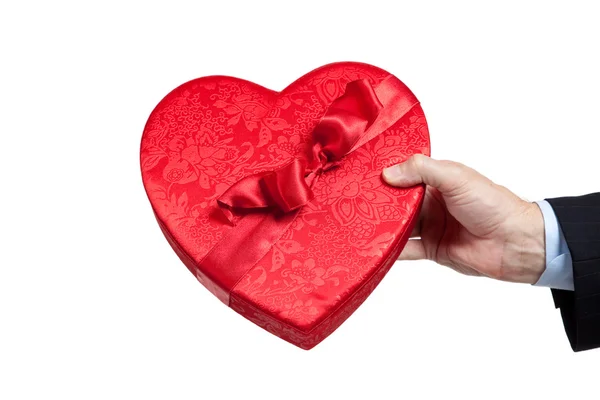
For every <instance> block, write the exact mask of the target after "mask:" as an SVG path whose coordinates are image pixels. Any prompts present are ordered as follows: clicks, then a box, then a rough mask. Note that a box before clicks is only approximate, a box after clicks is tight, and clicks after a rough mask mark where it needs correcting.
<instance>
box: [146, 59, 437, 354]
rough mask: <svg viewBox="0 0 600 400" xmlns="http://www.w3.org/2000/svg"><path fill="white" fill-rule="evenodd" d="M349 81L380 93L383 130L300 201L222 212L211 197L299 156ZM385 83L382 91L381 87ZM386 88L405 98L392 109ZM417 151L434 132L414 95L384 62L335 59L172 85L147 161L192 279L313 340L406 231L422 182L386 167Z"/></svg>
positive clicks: (268, 324)
mask: <svg viewBox="0 0 600 400" xmlns="http://www.w3.org/2000/svg"><path fill="white" fill-rule="evenodd" d="M357 80H362V81H363V82H367V83H368V84H370V85H372V87H374V88H375V93H379V96H380V97H381V98H382V99H383V100H382V101H381V104H382V105H383V110H384V111H383V112H381V113H380V114H379V116H377V120H376V122H374V123H373V126H375V125H377V127H373V129H371V131H373V130H378V131H377V132H374V135H373V134H371V135H369V137H368V141H364V143H360V145H359V146H358V147H356V148H355V149H354V150H353V151H352V152H350V153H349V154H347V155H345V156H343V157H342V158H341V159H339V160H338V161H337V163H336V165H335V167H334V168H329V169H325V170H319V174H318V179H315V180H314V182H312V183H311V188H310V190H311V191H312V194H311V196H310V200H309V201H308V202H307V203H306V204H304V205H303V206H302V207H299V208H298V209H297V210H295V211H293V212H291V213H287V214H284V215H281V213H280V214H277V213H276V212H272V210H270V209H260V210H258V211H257V212H254V213H252V212H250V213H247V214H243V213H242V214H241V215H238V214H236V215H234V216H233V219H232V220H229V219H228V218H227V217H226V214H225V213H224V210H223V207H222V205H220V204H219V203H218V202H217V200H218V199H219V198H220V197H221V196H222V195H223V193H225V192H226V191H227V190H228V189H229V188H231V187H232V186H233V185H234V184H236V182H239V181H240V180H242V179H243V178H245V177H248V176H254V175H256V174H260V173H263V172H268V171H274V170H277V169H278V168H281V167H282V166H284V165H288V164H289V163H290V160H293V159H298V158H303V157H304V158H305V157H306V155H307V154H308V153H310V149H311V146H313V144H314V143H313V141H314V138H313V131H314V130H315V127H316V126H317V125H318V124H319V123H320V121H322V118H323V116H324V115H325V114H326V112H328V109H329V108H330V105H331V104H332V102H333V101H334V100H336V99H338V98H340V97H341V96H342V95H344V93H345V91H346V88H347V86H346V85H347V84H348V83H349V82H353V81H357ZM383 84H386V85H388V86H389V87H391V89H389V90H388V92H387V93H388V94H385V93H384V92H382V91H381V90H379V92H378V91H377V90H378V88H381V86H382V85H383ZM349 86H350V85H348V87H349ZM390 93H391V95H390ZM390 96H391V97H390ZM388 97H390V98H396V99H399V100H398V101H400V102H405V101H407V100H406V99H409V100H410V101H411V102H410V104H409V106H404V109H402V110H400V109H399V108H398V107H397V106H396V108H394V105H393V104H392V103H389V101H388ZM380 100H381V99H380ZM394 104H395V103H394ZM407 104H408V103H407ZM400 108H402V107H400ZM384 114H385V115H384ZM381 119H384V120H385V121H384V122H381ZM369 126H370V125H369ZM372 133H373V132H372ZM415 153H422V154H425V155H429V135H428V131H427V123H426V121H425V116H424V114H423V110H422V109H421V107H420V105H419V103H418V101H416V98H414V95H413V94H412V93H411V92H410V91H409V90H408V88H406V86H404V84H403V83H402V82H400V81H399V80H398V79H397V78H396V77H394V76H393V75H391V74H389V73H388V72H386V71H383V70H382V69H380V68H377V67H374V66H371V65H367V64H362V63H354V62H342V63H334V64H329V65H326V66H323V67H320V68H318V69H315V70H314V71H312V72H309V73H308V74H306V75H304V76H303V77H301V78H300V79H298V80H296V81H295V82H294V83H292V84H291V85H289V86H288V87H287V88H285V89H284V90H283V91H281V92H275V91H272V90H269V89H266V88H264V87H261V86H259V85H256V84H254V83H251V82H248V81H244V80H241V79H237V78H232V77H226V76H209V77H203V78H199V79H195V80H192V81H190V82H187V83H185V84H183V85H181V86H179V87H178V88H176V89H175V90H173V91H172V92H171V93H169V94H168V95H167V96H166V97H165V98H164V99H163V100H162V101H161V102H160V103H159V104H158V105H157V107H156V108H155V109H154V111H153V112H152V114H151V115H150V118H149V120H148V122H147V124H146V127H145V129H144V134H143V138H142V142H141V169H142V178H143V182H144V186H145V189H146V192H147V195H148V197H149V199H150V202H151V204H152V208H153V210H154V213H155V216H156V218H157V220H158V223H159V225H160V228H161V229H162V231H163V233H164V234H165V236H166V238H167V240H168V241H169V243H170V244H171V246H172V247H173V249H174V250H175V252H176V253H177V254H178V256H179V257H180V258H181V260H182V261H183V262H184V264H185V265H186V266H187V268H188V269H189V270H190V271H191V272H192V273H193V274H194V275H195V276H196V278H197V279H198V280H199V281H200V282H201V283H202V284H203V285H204V286H205V287H206V288H208V289H209V290H210V291H211V292H212V293H213V294H215V296H217V297H218V298H219V299H220V300H222V301H223V302H224V303H225V304H227V305H228V306H230V307H231V308H233V309H234V310H235V311H237V312H238V313H240V314H241V315H243V316H244V317H246V318H247V319H249V320H250V321H252V322H254V323H255V324H257V325H259V326H261V327H262V328H264V329H266V330H267V331H269V332H271V333H273V334H275V335H277V336H279V337H281V338H283V339H285V340H287V341H289V342H291V343H293V344H295V345H297V346H299V347H301V348H303V349H310V348H312V347H313V346H315V345H316V344H318V343H319V342H320V341H322V340H323V339H324V338H325V337H327V336H328V335H329V334H331V333H332V332H333V331H334V330H335V329H336V328H337V327H338V326H339V325H340V324H341V323H342V322H343V321H344V320H346V318H348V317H349V316H350V315H351V314H352V312H354V310H356V308H357V307H358V306H359V305H360V304H361V303H362V302H363V301H364V300H365V299H366V298H367V296H368V295H369V294H370V293H371V292H372V291H373V289H374V288H375V287H376V286H377V284H378V283H379V282H380V281H381V279H382V278H383V277H384V275H385V274H386V272H387V271H388V270H389V268H390V267H391V265H392V264H393V263H394V261H395V260H396V259H397V257H398V255H399V253H400V252H401V250H402V248H403V247H404V245H405V244H406V241H407V240H408V238H409V236H410V233H411V231H412V229H413V226H414V223H415V221H416V219H417V215H418V213H419V209H420V206H421V203H422V200H423V195H424V187H423V186H416V187H413V188H408V189H400V188H394V187H391V186H389V185H386V184H385V183H384V182H383V181H382V179H381V171H382V169H383V168H385V167H388V166H390V165H393V164H396V163H399V162H402V161H404V160H406V159H407V158H408V157H409V156H411V155H412V154H415ZM283 184H284V186H285V184H286V182H283ZM257 190H258V189H257Z"/></svg>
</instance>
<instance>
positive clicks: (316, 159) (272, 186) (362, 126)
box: [217, 79, 383, 222]
mask: <svg viewBox="0 0 600 400" xmlns="http://www.w3.org/2000/svg"><path fill="white" fill-rule="evenodd" d="M382 109H383V105H382V104H381V102H380V101H379V99H378V97H377V95H376V94H375V90H374V89H373V87H372V86H371V84H370V83H369V81H367V80H366V79H359V80H356V81H352V82H349V83H348V84H347V86H346V91H345V93H344V94H343V95H342V96H340V97H338V98H337V99H335V100H334V101H333V102H332V103H331V105H330V106H329V108H328V109H327V111H326V113H325V115H324V116H323V117H322V118H321V120H320V121H319V123H318V124H317V125H316V127H315V128H314V130H313V133H312V139H313V145H312V147H311V150H310V152H309V154H307V155H306V157H304V158H294V159H292V160H291V161H290V162H289V163H287V164H285V165H283V166H282V167H279V168H278V169H276V170H274V171H267V172H263V173H258V174H254V175H249V176H246V177H244V178H242V179H241V180H239V181H238V182H236V183H235V184H233V185H232V186H231V187H230V188H229V189H227V190H226V191H225V192H224V193H223V194H222V195H221V196H220V197H219V199H218V200H217V202H218V204H219V206H220V207H221V210H222V211H223V213H224V214H225V215H226V216H227V218H228V219H229V221H230V222H231V221H233V213H235V212H236V211H238V210H251V209H269V210H279V211H280V212H283V213H288V212H290V211H294V210H297V209H299V208H301V207H302V206H304V205H305V204H307V203H308V202H309V201H311V200H312V199H313V192H312V190H311V187H312V185H313V184H314V183H315V182H316V180H317V179H318V177H319V176H320V175H321V173H322V172H324V171H327V170H329V169H331V168H334V167H336V166H337V164H338V162H339V160H340V159H341V158H343V157H344V156H345V155H347V154H348V153H350V152H351V151H352V150H353V148H354V147H355V145H356V144H357V143H358V142H359V140H360V139H361V138H362V137H364V135H365V132H367V131H368V129H369V127H370V126H371V125H372V124H373V122H374V121H375V119H376V118H377V116H378V115H379V113H380V112H381V110H382Z"/></svg>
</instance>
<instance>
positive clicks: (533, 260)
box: [383, 154, 545, 283]
mask: <svg viewBox="0 0 600 400" xmlns="http://www.w3.org/2000/svg"><path fill="white" fill-rule="evenodd" d="M383 178H384V180H385V181H386V182H388V183H389V184H390V185H393V186H398V187H408V186H413V185H417V184H420V183H425V184H426V185H427V190H426V193H425V199H424V203H423V208H422V211H421V215H420V218H419V221H418V223H417V226H416V228H415V230H414V232H413V234H412V237H414V238H418V237H420V239H411V240H409V242H408V243H407V245H406V247H405V248H404V250H403V252H402V254H401V255H400V258H399V259H400V260H420V259H428V260H433V261H435V262H437V263H439V264H442V265H446V266H448V267H450V268H453V269H454V270H456V271H458V272H461V273H463V274H467V275H484V276H488V277H490V278H495V279H500V280H505V281H511V282H523V283H535V282H537V280H538V279H539V277H540V275H541V274H542V273H543V272H544V269H545V243H544V219H543V216H542V213H541V211H540V209H539V207H538V206H537V205H536V204H535V203H529V202H526V201H524V200H521V199H520V198H519V197H517V196H516V195H515V194H513V193H512V192H511V191H509V190H508V189H506V188H505V187H502V186H499V185H496V184H495V183H494V182H492V181H490V180H489V179H487V178H486V177H484V176H483V175H481V174H479V173H478V172H477V171H475V170H473V169H471V168H468V167H466V166H464V165H462V164H459V163H455V162H451V161H438V160H433V159H431V158H429V157H426V156H423V155H421V154H417V155H414V156H412V157H411V158H410V159H408V160H407V161H406V162H404V163H402V164H398V165H394V166H392V167H389V168H386V169H385V170H384V171H383Z"/></svg>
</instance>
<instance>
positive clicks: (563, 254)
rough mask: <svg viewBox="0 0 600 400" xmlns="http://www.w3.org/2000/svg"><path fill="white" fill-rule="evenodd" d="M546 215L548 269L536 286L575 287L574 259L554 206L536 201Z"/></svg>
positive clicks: (571, 288)
mask: <svg viewBox="0 0 600 400" xmlns="http://www.w3.org/2000/svg"><path fill="white" fill-rule="evenodd" d="M536 204H537V205H538V207H540V210H542V215H543V216H544V232H545V233H544V234H545V237H546V270H545V271H544V273H543V274H542V276H540V279H539V280H538V281H537V282H536V283H534V286H544V287H549V288H553V289H563V290H574V289H573V261H572V259H571V252H570V251H569V247H568V246H567V241H566V240H565V237H564V235H563V233H562V230H561V229H560V226H559V224H558V219H557V218H556V214H554V210H553V209H552V206H550V204H549V203H548V202H547V201H545V200H542V201H536Z"/></svg>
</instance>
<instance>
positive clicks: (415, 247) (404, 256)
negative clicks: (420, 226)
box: [398, 239, 427, 260]
mask: <svg viewBox="0 0 600 400" xmlns="http://www.w3.org/2000/svg"><path fill="white" fill-rule="evenodd" d="M425 259H427V254H426V253H425V247H424V246H423V241H421V240H419V239H413V240H409V241H408V242H406V246H404V249H403V250H402V253H400V257H398V260H425Z"/></svg>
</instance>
